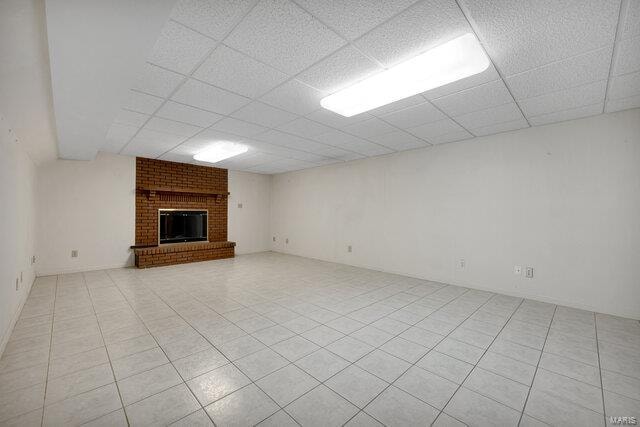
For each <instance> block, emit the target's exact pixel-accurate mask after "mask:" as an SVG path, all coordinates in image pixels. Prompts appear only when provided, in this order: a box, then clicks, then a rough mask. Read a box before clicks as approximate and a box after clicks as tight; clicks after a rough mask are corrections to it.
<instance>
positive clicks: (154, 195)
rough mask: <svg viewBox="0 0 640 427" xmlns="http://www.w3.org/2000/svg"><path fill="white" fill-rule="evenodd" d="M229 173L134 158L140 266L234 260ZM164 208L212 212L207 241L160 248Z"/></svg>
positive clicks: (209, 216)
mask: <svg viewBox="0 0 640 427" xmlns="http://www.w3.org/2000/svg"><path fill="white" fill-rule="evenodd" d="M227 172H228V171H227V170H226V169H220V168H214V167H207V166H196V165H189V164H184V163H175V162H167V161H164V160H155V159H146V158H142V157H138V158H136V244H135V246H134V247H133V250H134V253H135V263H136V267H140V268H144V267H154V266H159V265H171V264H181V263H187V262H195V261H205V260H212V259H220V258H232V257H233V256H234V247H235V243H234V242H228V241H227V201H228V195H229V192H228V173H227ZM161 209H183V210H203V211H207V212H208V233H207V235H208V241H206V242H188V243H171V244H163V245H160V244H159V240H158V239H159V233H158V218H159V215H158V213H159V211H160V210H161Z"/></svg>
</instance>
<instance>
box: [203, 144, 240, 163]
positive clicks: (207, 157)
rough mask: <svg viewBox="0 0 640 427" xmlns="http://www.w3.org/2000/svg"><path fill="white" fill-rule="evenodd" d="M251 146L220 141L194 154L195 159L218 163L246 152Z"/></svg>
mask: <svg viewBox="0 0 640 427" xmlns="http://www.w3.org/2000/svg"><path fill="white" fill-rule="evenodd" d="M248 150H249V147H247V146H246V145H242V144H238V143H237V142H229V141H219V142H216V143H214V144H212V145H211V146H209V147H208V148H206V149H205V150H203V151H201V152H199V153H198V154H196V155H195V156H193V158H194V160H198V161H201V162H207V163H218V162H221V161H222V160H225V159H228V158H230V157H234V156H237V155H239V154H242V153H246V152H247V151H248Z"/></svg>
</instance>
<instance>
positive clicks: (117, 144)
mask: <svg viewBox="0 0 640 427" xmlns="http://www.w3.org/2000/svg"><path fill="white" fill-rule="evenodd" d="M138 129H139V128H138V127H136V126H129V125H121V124H119V123H113V124H112V125H111V126H110V127H109V131H108V132H107V138H106V140H107V142H106V143H105V144H104V145H103V146H102V147H101V148H100V150H101V151H106V152H109V153H118V152H120V150H122V147H124V146H125V144H126V143H127V142H129V140H130V139H131V138H133V136H134V135H135V134H136V132H138Z"/></svg>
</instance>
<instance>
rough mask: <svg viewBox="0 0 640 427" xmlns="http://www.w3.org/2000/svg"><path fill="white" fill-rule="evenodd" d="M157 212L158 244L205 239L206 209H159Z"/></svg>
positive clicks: (206, 228)
mask: <svg viewBox="0 0 640 427" xmlns="http://www.w3.org/2000/svg"><path fill="white" fill-rule="evenodd" d="M158 214H159V217H160V218H159V240H160V244H163V243H181V242H200V241H206V240H207V230H208V223H207V211H196V210H180V209H159V211H158Z"/></svg>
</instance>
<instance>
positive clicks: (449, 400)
mask: <svg viewBox="0 0 640 427" xmlns="http://www.w3.org/2000/svg"><path fill="white" fill-rule="evenodd" d="M495 295H499V294H495ZM525 301H527V299H526V298H520V303H519V304H518V306H517V307H515V308H514V309H513V311H512V312H511V314H510V315H509V317H508V319H507V321H506V322H505V323H504V325H503V326H502V328H501V329H500V331H499V332H498V334H496V336H495V337H494V338H493V340H491V343H490V344H489V345H488V346H487V348H486V349H485V350H484V352H483V353H482V354H481V355H480V357H479V358H478V360H477V361H476V363H474V364H473V368H471V370H470V371H469V373H467V375H465V377H464V379H463V380H462V381H461V382H460V384H459V385H458V387H457V388H456V390H455V391H454V392H453V394H452V395H451V396H450V397H449V399H447V402H446V403H445V404H444V405H443V406H442V410H441V411H440V413H439V414H438V415H437V416H436V418H435V419H434V420H433V422H432V423H431V425H434V424H435V423H436V421H438V418H440V415H441V414H442V413H443V412H444V410H445V409H446V408H447V405H448V404H449V402H451V399H453V396H455V395H456V394H457V393H458V391H459V390H460V389H461V388H462V385H463V384H464V382H465V381H466V380H467V378H469V375H471V373H472V372H473V371H474V369H475V368H476V366H478V363H479V362H480V360H482V358H483V357H484V355H485V354H487V352H488V351H489V348H490V347H491V345H493V343H494V342H495V341H496V339H497V338H498V336H499V335H500V333H501V332H502V331H503V330H504V328H505V327H506V326H507V324H508V323H509V320H511V319H512V318H513V316H514V315H515V314H516V313H517V312H518V310H519V309H520V307H522V304H524V302H525ZM456 329H457V328H456ZM467 363H468V362H467ZM492 400H495V399H492ZM499 403H501V402H499ZM501 404H502V405H504V403H501ZM505 406H507V405H505ZM444 413H445V414H446V415H449V414H447V413H446V412H444ZM449 416H451V415H449ZM454 418H455V417H454Z"/></svg>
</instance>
